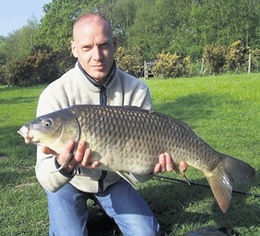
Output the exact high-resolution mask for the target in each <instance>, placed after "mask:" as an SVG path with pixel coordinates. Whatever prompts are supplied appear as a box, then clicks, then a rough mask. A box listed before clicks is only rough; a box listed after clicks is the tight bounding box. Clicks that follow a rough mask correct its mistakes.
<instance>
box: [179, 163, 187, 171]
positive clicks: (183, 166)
mask: <svg viewBox="0 0 260 236" xmlns="http://www.w3.org/2000/svg"><path fill="white" fill-rule="evenodd" d="M180 169H181V170H182V171H183V172H185V171H186V170H187V169H188V164H187V163H186V162H185V161H181V162H180Z"/></svg>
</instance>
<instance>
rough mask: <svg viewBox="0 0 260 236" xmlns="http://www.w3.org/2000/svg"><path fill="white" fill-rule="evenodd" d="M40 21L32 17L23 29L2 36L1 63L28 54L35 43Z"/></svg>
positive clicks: (0, 46) (0, 42)
mask: <svg viewBox="0 0 260 236" xmlns="http://www.w3.org/2000/svg"><path fill="white" fill-rule="evenodd" d="M37 25H38V22H37V20H36V19H35V18H34V17H32V18H30V19H28V21H27V24H26V25H25V26H23V27H22V28H21V29H19V30H16V31H15V32H13V33H11V34H9V36H8V37H1V38H0V65H1V64H2V65H3V64H4V63H5V62H6V61H7V60H8V59H12V58H23V57H25V56H27V55H28V53H29V52H30V50H31V49H32V48H33V47H34V45H35V37H34V34H35V30H36V28H37Z"/></svg>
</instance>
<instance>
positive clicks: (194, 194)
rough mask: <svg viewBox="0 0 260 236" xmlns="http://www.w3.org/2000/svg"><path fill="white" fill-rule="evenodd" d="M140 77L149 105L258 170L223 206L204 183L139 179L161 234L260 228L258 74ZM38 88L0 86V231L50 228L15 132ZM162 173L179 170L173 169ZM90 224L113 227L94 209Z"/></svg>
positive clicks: (28, 116)
mask: <svg viewBox="0 0 260 236" xmlns="http://www.w3.org/2000/svg"><path fill="white" fill-rule="evenodd" d="M144 82H145V83H146V84H147V85H148V86H149V88H150V90H151V94H152V97H153V103H154V110H156V111H160V112H162V113H165V114H168V115H171V116H173V117H175V118H178V119H180V120H182V121H184V122H186V123H187V124H189V125H190V126H191V128H192V129H193V130H194V131H195V132H196V133H197V134H198V135H199V136H200V137H202V138H203V139H204V140H206V141H207V142H208V143H209V144H211V146H213V147H214V148H216V149H217V150H218V151H221V152H223V153H226V154H229V155H231V156H234V157H237V158H239V159H242V160H244V161H246V162H248V163H249V164H250V165H252V166H253V167H255V169H256V171H257V176H256V178H255V179H254V180H253V181H252V182H250V183H249V184H247V185H243V186H236V189H237V190H240V191H243V192H251V193H253V194H258V197H257V196H246V195H242V194H233V198H232V201H231V204H230V207H229V210H228V212H227V213H226V214H223V213H222V212H221V211H220V209H219V208H218V206H217V204H216V202H215V200H214V197H213V195H212V193H211V190H210V189H209V188H203V187H200V186H196V185H191V186H189V185H187V184H184V183H182V182H177V181H166V180H163V181H162V180H160V179H158V178H154V179H153V180H151V181H149V182H146V183H143V184H140V186H139V191H140V194H141V195H142V196H143V197H144V198H145V200H146V201H147V202H148V203H149V205H150V207H151V209H152V210H153V211H154V213H155V215H156V217H157V218H158V220H159V221H160V224H161V227H162V232H163V235H173V236H175V235H183V234H184V233H185V232H188V231H191V230H193V229H196V228H199V227H203V226H212V227H217V228H218V227H228V228H232V229H234V230H235V231H237V232H238V233H239V235H243V236H244V235H248V236H249V235H250V236H258V235H260V214H259V213H260V198H259V194H260V187H259V183H260V178H259V167H260V159H259V154H260V145H259V143H260V128H259V125H260V120H259V117H260V74H250V75H248V74H244V75H223V76H216V77H201V78H199V77H198V78H185V79H184V78H182V79H167V80H159V79H151V80H145V81H144ZM43 89H44V86H35V87H29V88H15V87H14V88H8V87H0V107H1V112H0V165H1V170H0V179H1V182H0V184H1V188H0V202H1V205H2V207H1V210H0V216H1V217H0V235H30V236H31V235H35V236H38V235H42V236H43V235H47V234H48V217H47V209H46V199H45V194H44V191H43V190H42V188H41V187H40V186H39V184H38V182H37V180H36V178H35V173H34V165H35V150H36V149H35V146H34V145H26V144H24V141H23V139H22V138H21V137H20V136H19V135H18V134H17V133H16V131H17V130H18V129H19V127H20V126H22V125H23V124H24V123H26V122H27V121H30V120H32V119H33V118H34V116H35V109H36V105H37V99H38V96H39V94H40V92H41V91H42V90H43ZM167 176H168V177H170V178H179V177H178V176H177V175H176V174H175V173H168V174H167ZM187 177H188V178H189V180H191V181H195V182H199V183H203V184H206V181H205V178H204V176H203V175H202V174H201V173H200V172H198V171H196V170H194V169H192V168H189V169H188V171H187ZM89 227H90V229H91V232H92V234H91V235H118V233H117V232H118V231H117V229H116V228H115V226H114V225H113V224H111V221H109V220H108V219H107V218H106V217H105V216H104V215H103V214H101V213H100V212H98V215H97V216H96V217H91V219H90V222H89ZM93 229H97V230H96V232H95V233H94V231H93ZM104 232H108V233H106V234H105V233H104Z"/></svg>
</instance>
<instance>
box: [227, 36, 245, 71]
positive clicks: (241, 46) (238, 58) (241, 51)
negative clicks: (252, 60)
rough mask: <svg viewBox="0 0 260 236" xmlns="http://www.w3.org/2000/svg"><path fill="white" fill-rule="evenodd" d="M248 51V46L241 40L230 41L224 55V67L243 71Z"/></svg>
mask: <svg viewBox="0 0 260 236" xmlns="http://www.w3.org/2000/svg"><path fill="white" fill-rule="evenodd" d="M248 53H249V50H248V47H247V46H246V44H245V43H243V42H242V41H241V40H239V41H236V42H234V43H232V44H231V46H230V47H229V50H228V53H227V56H226V67H227V68H228V69H229V70H232V71H234V70H240V71H244V72H245V71H246V66H247V61H248Z"/></svg>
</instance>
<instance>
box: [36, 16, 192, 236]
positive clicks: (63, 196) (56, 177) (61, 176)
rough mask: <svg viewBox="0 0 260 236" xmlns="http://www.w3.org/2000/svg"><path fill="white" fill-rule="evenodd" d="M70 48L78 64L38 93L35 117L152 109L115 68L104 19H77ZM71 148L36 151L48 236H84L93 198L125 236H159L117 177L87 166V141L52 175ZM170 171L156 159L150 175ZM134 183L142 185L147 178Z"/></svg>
mask: <svg viewBox="0 0 260 236" xmlns="http://www.w3.org/2000/svg"><path fill="white" fill-rule="evenodd" d="M71 46H72V53H73V55H74V56H75V57H76V58H77V59H78V62H77V64H76V66H75V68H73V69H71V70H70V71H68V72H67V73H65V74H64V75H63V76H62V77H61V78H59V79H58V80H56V81H54V82H53V83H51V84H50V85H49V86H48V87H47V88H46V89H45V90H44V91H43V93H42V94H41V96H40V98H39V103H38V107H37V116H40V115H43V114H46V113H49V112H53V111H56V110H59V109H63V108H66V107H69V106H72V105H76V104H100V105H102V106H104V105H115V106H139V107H142V108H145V109H151V98H150V94H149V90H148V88H147V87H146V86H145V85H144V84H143V83H142V82H141V81H140V80H138V79H136V78H135V77H133V76H130V75H129V74H127V73H125V72H123V71H121V70H119V69H118V68H117V67H116V64H115V61H114V54H115V52H116V50H117V40H116V38H115V37H113V35H112V29H111V25H110V23H109V21H108V20H107V19H106V18H104V17H103V16H102V15H100V14H97V13H89V14H85V15H83V16H81V17H80V18H79V19H78V20H77V21H76V23H75V24H74V27H73V41H72V42H71ZM90 145H91V144H90ZM74 146H75V143H74V142H73V141H70V142H69V143H68V144H67V146H66V147H65V148H64V150H63V151H62V152H61V153H55V152H54V151H52V150H50V149H48V148H47V147H44V148H38V150H37V164H36V175H37V178H38V180H39V182H40V183H41V185H42V186H43V188H44V189H45V191H46V194H47V199H48V211H49V218H50V229H49V234H50V235H55V236H57V235H61V236H66V235H68V236H73V235H75V236H81V235H82V236H83V235H84V236H86V235H88V231H87V227H86V223H87V219H88V211H87V206H86V200H87V198H88V196H89V194H92V197H94V198H95V200H96V201H97V202H98V204H99V205H100V206H101V207H102V209H104V211H105V212H106V213H107V214H108V215H109V216H110V217H112V218H113V219H114V220H115V222H116V223H117V224H118V226H119V228H120V230H121V231H122V233H123V234H124V235H135V236H139V235H140V236H141V235H147V236H152V235H158V234H159V224H158V222H157V220H156V219H155V217H154V215H153V213H152V212H151V210H150V209H149V207H148V206H147V204H146V203H145V202H144V200H143V199H142V198H141V197H140V196H139V195H138V193H137V192H136V191H135V190H134V189H133V188H132V186H131V185H130V184H129V183H128V182H126V181H125V180H123V179H121V178H120V177H119V176H118V175H117V174H116V173H113V172H107V171H102V170H98V169H95V167H97V166H98V164H99V163H98V162H97V161H96V162H94V163H91V164H89V157H90V156H91V149H90V148H91V147H90V148H88V144H87V140H86V142H85V141H84V142H80V143H79V145H78V147H77V150H76V152H75V155H74V157H73V158H72V159H71V160H70V162H69V164H68V165H67V167H66V168H65V169H63V170H61V171H57V169H58V168H59V167H60V166H61V165H62V164H63V163H64V162H65V161H66V160H67V159H68V157H69V156H70V155H71V153H73V150H74ZM123 158H127V156H126V157H123ZM182 165H183V169H186V168H187V165H186V163H182ZM172 170H173V162H172V159H171V157H170V155H169V154H167V153H163V154H161V155H160V156H159V157H158V164H157V165H156V166H155V168H154V173H155V174H157V173H159V172H162V171H172ZM134 177H135V178H136V179H137V180H138V181H145V180H148V179H149V178H151V177H152V176H136V175H134Z"/></svg>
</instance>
